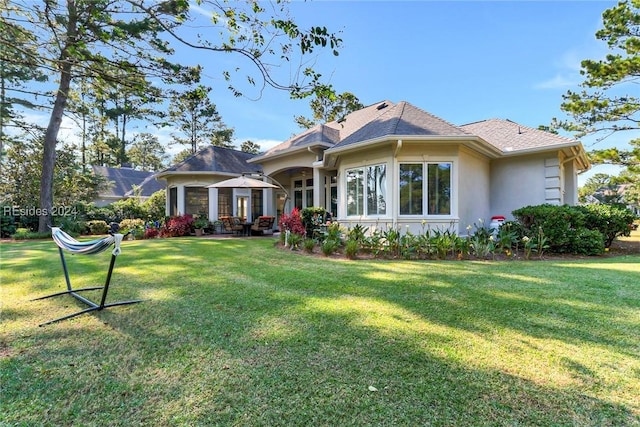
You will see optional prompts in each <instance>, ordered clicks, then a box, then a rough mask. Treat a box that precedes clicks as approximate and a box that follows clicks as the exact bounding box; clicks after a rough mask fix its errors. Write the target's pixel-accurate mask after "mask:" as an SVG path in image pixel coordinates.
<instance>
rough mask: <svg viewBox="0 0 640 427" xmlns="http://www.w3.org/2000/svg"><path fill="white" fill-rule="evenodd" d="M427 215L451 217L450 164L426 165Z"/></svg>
mask: <svg viewBox="0 0 640 427" xmlns="http://www.w3.org/2000/svg"><path fill="white" fill-rule="evenodd" d="M427 168H428V173H429V181H428V190H427V195H428V196H427V197H428V201H429V203H428V209H427V213H428V214H429V215H451V163H430V164H428V165H427Z"/></svg>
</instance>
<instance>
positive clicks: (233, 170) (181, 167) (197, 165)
mask: <svg viewBox="0 0 640 427" xmlns="http://www.w3.org/2000/svg"><path fill="white" fill-rule="evenodd" d="M254 156H255V154H252V153H245V152H244V151H238V150H234V149H232V148H225V147H218V146H215V145H210V146H208V147H206V148H203V149H202V150H200V151H198V152H197V153H195V154H194V155H192V156H191V157H188V158H187V159H185V160H183V161H182V162H180V163H176V164H175V165H173V166H171V167H169V168H167V169H165V170H163V171H161V172H158V176H159V177H162V176H164V175H166V174H168V173H176V172H219V173H225V174H238V175H240V174H242V173H244V172H247V171H248V170H254V169H255V166H253V165H252V166H249V165H248V164H247V160H249V159H251V158H252V157H254Z"/></svg>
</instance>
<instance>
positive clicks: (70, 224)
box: [53, 216, 87, 236]
mask: <svg viewBox="0 0 640 427" xmlns="http://www.w3.org/2000/svg"><path fill="white" fill-rule="evenodd" d="M53 222H54V224H56V225H57V226H58V227H60V228H62V229H63V230H64V231H65V233H68V234H69V235H71V236H78V235H80V234H82V233H84V232H85V231H86V229H87V224H86V223H85V222H84V221H82V220H80V219H77V218H74V217H71V216H64V217H57V218H54V219H53Z"/></svg>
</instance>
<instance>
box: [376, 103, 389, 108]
mask: <svg viewBox="0 0 640 427" xmlns="http://www.w3.org/2000/svg"><path fill="white" fill-rule="evenodd" d="M387 107H388V105H387V103H386V102H383V103H382V104H380V105H378V106H377V107H376V110H382V109H383V108H387Z"/></svg>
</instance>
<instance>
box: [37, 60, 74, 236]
mask: <svg viewBox="0 0 640 427" xmlns="http://www.w3.org/2000/svg"><path fill="white" fill-rule="evenodd" d="M70 84H71V64H69V63H68V62H66V63H65V65H64V66H63V68H62V70H61V72H60V85H59V86H58V92H57V93H56V100H55V103H54V104H53V110H52V111H51V118H50V119H49V125H48V126H47V132H46V133H45V134H44V153H43V155H42V177H41V178H40V218H39V221H38V231H39V232H40V233H45V232H47V231H48V230H49V227H51V214H52V209H53V175H54V169H55V163H56V143H57V141H58V132H59V131H60V125H61V124H62V116H63V113H64V109H65V107H66V105H67V99H68V97H69V86H70Z"/></svg>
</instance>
